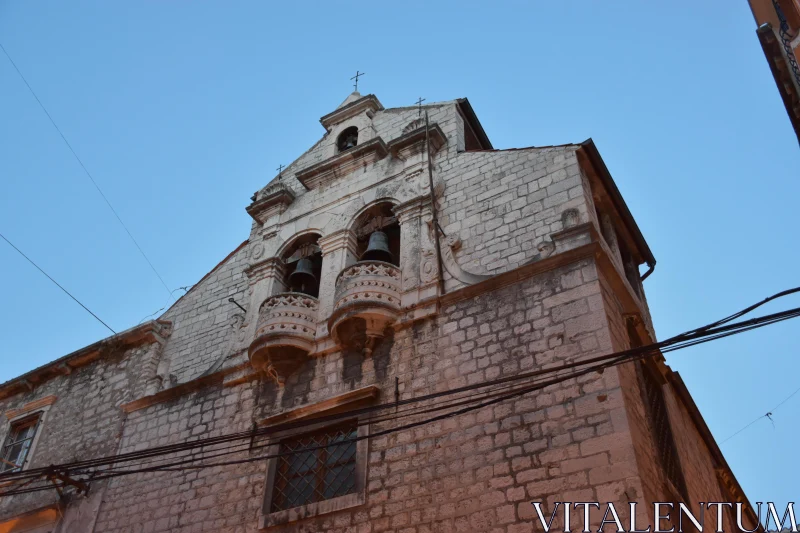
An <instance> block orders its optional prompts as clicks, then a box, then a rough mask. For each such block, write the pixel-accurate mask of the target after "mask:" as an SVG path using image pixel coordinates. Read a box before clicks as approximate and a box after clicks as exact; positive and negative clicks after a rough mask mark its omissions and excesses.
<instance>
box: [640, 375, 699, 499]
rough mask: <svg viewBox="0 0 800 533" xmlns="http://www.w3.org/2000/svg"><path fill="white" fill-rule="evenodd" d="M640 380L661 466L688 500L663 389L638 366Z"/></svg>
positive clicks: (670, 480) (676, 488)
mask: <svg viewBox="0 0 800 533" xmlns="http://www.w3.org/2000/svg"><path fill="white" fill-rule="evenodd" d="M639 369H640V372H641V374H640V375H641V376H642V378H643V379H642V381H643V389H644V396H645V400H646V408H647V414H648V418H650V427H651V430H652V433H653V439H654V440H655V444H656V451H657V452H658V455H659V459H660V463H661V468H662V469H663V471H664V474H665V475H666V477H667V479H668V480H669V482H670V483H672V486H673V487H674V488H675V490H677V491H678V492H679V494H680V496H681V497H683V498H684V501H689V495H688V490H687V488H686V480H685V478H684V477H683V470H681V463H680V459H679V457H678V448H677V446H676V445H675V437H674V435H673V433H672V426H671V425H670V423H669V413H668V412H667V404H666V401H665V400H664V391H663V389H662V386H661V383H659V382H658V381H657V380H656V378H655V377H654V376H653V375H652V374H651V373H650V371H649V370H648V369H646V368H644V367H643V366H642V365H640V367H639Z"/></svg>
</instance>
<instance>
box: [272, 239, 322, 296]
mask: <svg viewBox="0 0 800 533" xmlns="http://www.w3.org/2000/svg"><path fill="white" fill-rule="evenodd" d="M281 259H283V263H284V265H285V266H286V268H285V276H284V279H283V285H284V287H285V289H286V291H288V292H296V293H301V294H307V295H308V296H313V297H314V298H317V297H319V280H320V277H321V275H322V250H321V249H320V247H319V235H317V234H308V235H303V236H301V237H299V238H298V239H297V240H296V241H295V242H294V243H292V245H291V246H289V247H288V248H287V249H286V251H285V252H284V253H283V255H282V256H281Z"/></svg>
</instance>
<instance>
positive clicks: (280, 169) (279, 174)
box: [275, 165, 286, 179]
mask: <svg viewBox="0 0 800 533" xmlns="http://www.w3.org/2000/svg"><path fill="white" fill-rule="evenodd" d="M284 168H286V167H285V166H283V165H278V168H276V169H275V170H277V171H278V179H281V172H282V171H283V169H284Z"/></svg>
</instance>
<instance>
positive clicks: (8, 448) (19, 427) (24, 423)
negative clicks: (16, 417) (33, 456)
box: [0, 414, 40, 472]
mask: <svg viewBox="0 0 800 533" xmlns="http://www.w3.org/2000/svg"><path fill="white" fill-rule="evenodd" d="M39 419H40V415H39V414H37V415H34V416H30V417H28V418H25V419H23V420H20V421H18V422H13V423H12V424H11V429H10V430H9V432H8V435H7V436H6V441H5V443H4V444H3V450H2V456H0V458H2V461H0V472H17V471H19V470H22V467H23V466H25V462H26V461H27V459H28V452H30V449H31V444H33V439H34V437H35V436H36V429H37V428H38V427H39Z"/></svg>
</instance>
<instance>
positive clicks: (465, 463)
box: [97, 260, 641, 533]
mask: <svg viewBox="0 0 800 533" xmlns="http://www.w3.org/2000/svg"><path fill="white" fill-rule="evenodd" d="M610 343H611V341H610V337H609V335H608V327H607V324H606V317H605V311H604V307H603V304H602V297H601V291H600V284H599V282H598V280H597V273H596V271H595V268H594V266H593V264H592V263H591V262H590V261H588V260H587V261H583V262H581V263H578V264H575V265H572V266H570V267H565V268H562V269H559V270H556V271H554V272H552V273H546V274H542V275H539V276H537V277H535V278H532V279H529V280H527V281H524V282H521V283H519V284H516V285H514V286H510V287H506V288H503V289H498V290H495V291H492V292H489V293H486V294H483V295H480V296H478V297H477V298H470V299H467V300H463V301H460V302H457V303H454V304H452V305H450V306H448V307H446V308H445V309H443V310H442V314H441V316H440V317H438V318H437V319H435V320H428V321H424V322H421V323H419V324H417V325H416V326H414V327H412V328H408V329H404V330H401V331H398V332H396V333H395V335H394V336H392V337H390V338H387V339H385V340H384V341H383V343H382V344H381V345H380V346H378V347H377V348H376V351H375V353H374V355H373V356H372V358H370V359H365V358H364V357H363V356H362V355H361V354H350V353H344V354H334V355H331V356H328V357H325V358H319V359H314V360H311V361H310V362H309V364H308V365H307V367H306V368H305V369H304V370H301V371H299V372H297V373H296V374H294V375H293V376H292V377H291V378H290V380H289V381H288V382H287V384H286V387H285V388H284V389H283V390H282V391H279V390H277V389H276V388H275V387H274V385H267V384H262V383H259V382H251V383H248V384H243V385H240V386H237V387H231V388H223V387H222V386H221V385H216V386H213V387H211V388H210V389H209V390H207V391H205V392H197V393H194V394H192V395H190V396H187V397H184V398H180V399H178V400H175V401H173V402H170V403H167V404H163V405H159V406H153V407H149V408H147V409H144V410H142V411H138V412H135V413H131V415H130V416H129V418H128V421H127V423H126V427H125V432H124V437H123V443H122V449H123V451H125V450H129V449H136V448H138V447H140V446H142V445H143V444H145V443H146V444H147V445H148V446H152V445H160V444H167V443H172V442H180V441H182V440H186V439H190V438H193V437H197V436H200V435H203V436H213V435H216V434H220V433H226V432H233V431H244V430H247V429H249V428H250V424H251V423H252V420H253V419H254V418H260V417H264V416H267V415H270V414H274V413H276V412H279V411H281V410H285V409H287V408H290V407H294V406H296V405H298V404H307V403H313V402H315V401H318V400H321V399H324V398H327V397H330V396H331V395H333V394H337V393H340V392H343V391H345V390H351V389H354V388H358V387H360V386H363V385H366V384H372V383H378V384H379V385H380V387H381V390H382V391H383V394H384V398H386V397H389V398H390V397H391V396H392V394H393V389H394V377H395V376H397V377H398V378H399V379H400V392H401V397H404V398H405V397H409V396H417V395H420V394H426V393H430V392H435V391H440V390H445V389H450V388H453V387H458V386H461V385H466V384H470V383H477V382H481V381H484V380H487V379H494V378H498V377H504V376H511V375H515V374H518V373H519V372H524V371H529V370H533V369H537V368H541V367H542V366H543V365H547V364H552V363H554V362H559V361H565V360H570V359H574V358H575V357H581V356H584V355H588V354H595V353H602V352H603V351H606V350H608V349H610ZM619 387H620V385H619V381H618V379H617V375H616V371H615V370H609V371H607V372H605V373H604V374H603V375H602V376H600V375H597V374H593V375H587V376H585V377H582V378H580V379H578V380H572V381H568V382H565V383H562V384H559V385H555V386H552V387H549V388H548V389H545V390H543V391H541V392H537V393H534V394H530V395H528V396H526V397H525V398H522V399H520V400H517V401H514V402H507V403H502V404H499V405H496V406H493V407H488V408H485V409H482V410H480V411H476V412H474V413H470V414H465V415H462V416H460V417H457V418H453V419H450V420H445V421H441V422H437V423H434V424H430V425H426V426H422V427H419V428H416V429H413V430H407V431H403V432H400V433H396V434H392V435H388V436H383V437H379V438H376V439H375V440H373V441H372V442H371V443H370V466H369V471H368V476H369V477H368V479H369V483H368V487H369V488H368V499H367V503H366V505H365V506H363V507H358V508H355V509H353V510H349V511H342V512H339V513H334V514H332V515H328V516H323V517H319V518H317V519H312V520H306V521H302V522H299V523H296V524H294V525H292V526H285V527H284V528H282V529H281V530H282V531H298V532H299V531H304V532H311V531H335V532H342V533H344V532H345V531H349V530H348V529H347V528H355V529H354V530H355V531H374V532H378V531H407V532H422V531H450V530H452V531H457V530H463V531H492V530H495V531H509V532H519V531H532V530H533V522H531V521H530V519H531V518H532V514H531V513H532V507H531V506H530V503H529V502H530V501H531V500H543V501H549V502H552V501H555V500H570V499H571V500H573V501H579V500H581V501H584V500H595V499H597V498H601V499H603V498H606V499H613V500H619V497H620V493H621V492H624V491H628V493H635V492H636V491H639V492H641V488H640V481H639V479H638V476H637V474H636V468H635V463H634V462H633V461H632V456H633V448H632V443H631V438H630V436H629V435H628V434H627V425H626V423H625V420H626V418H625V413H624V404H623V401H622V392H621V390H620V388H619ZM413 420H414V419H413V418H412V419H404V422H410V421H413ZM396 424H397V423H396V422H390V423H383V424H376V425H374V426H373V427H372V428H371V429H372V431H373V432H377V431H380V430H382V429H385V428H386V427H392V426H394V425H396ZM235 457H236V456H234V458H235ZM264 475H265V464H264V463H260V462H259V463H253V464H249V465H239V466H235V467H220V468H213V469H209V470H203V471H187V472H185V473H157V474H153V473H151V474H142V475H141V476H140V477H139V478H138V479H137V478H120V479H119V480H115V481H113V482H112V485H111V488H110V489H109V491H108V493H107V495H106V496H105V498H104V500H105V503H104V504H103V506H102V507H101V514H100V518H99V520H98V528H97V531H120V532H121V531H138V530H139V529H138V527H142V528H143V529H142V530H143V531H187V532H188V531H206V530H209V531H239V530H243V531H244V530H252V529H253V527H254V524H255V523H256V522H257V520H256V518H257V516H256V515H257V513H258V509H259V507H260V505H261V503H262V498H263V483H264ZM237 528H243V529H237ZM496 528H500V529H496Z"/></svg>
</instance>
